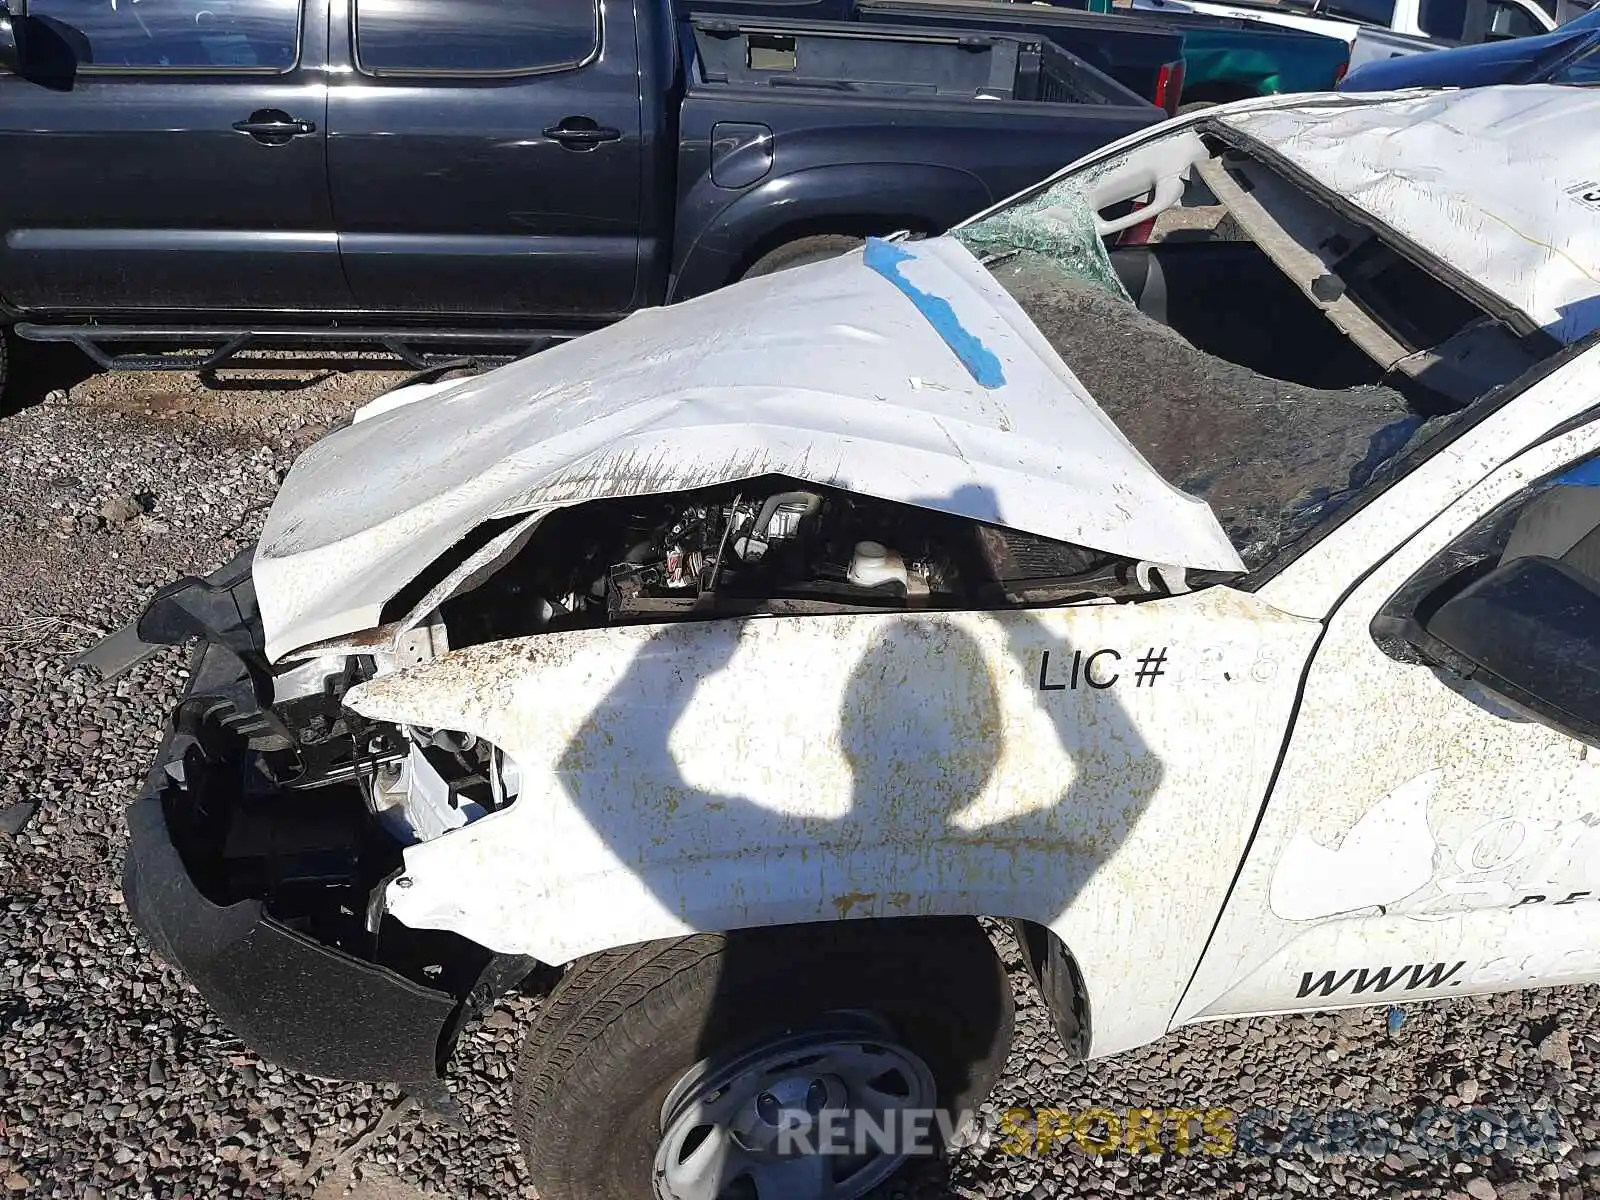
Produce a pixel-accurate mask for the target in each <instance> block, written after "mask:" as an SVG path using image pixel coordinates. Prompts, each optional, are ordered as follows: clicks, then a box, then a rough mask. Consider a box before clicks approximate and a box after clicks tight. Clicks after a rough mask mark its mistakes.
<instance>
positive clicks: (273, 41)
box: [27, 0, 300, 71]
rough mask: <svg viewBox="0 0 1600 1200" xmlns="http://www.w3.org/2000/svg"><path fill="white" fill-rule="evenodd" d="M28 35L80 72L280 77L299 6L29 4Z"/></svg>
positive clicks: (166, 1) (269, 2) (292, 47)
mask: <svg viewBox="0 0 1600 1200" xmlns="http://www.w3.org/2000/svg"><path fill="white" fill-rule="evenodd" d="M27 36H28V40H29V41H30V42H32V41H35V40H40V41H45V42H53V43H55V44H56V45H57V46H58V47H61V48H62V49H64V50H66V51H67V52H68V53H69V54H70V57H71V59H72V60H73V61H74V62H75V63H76V65H77V67H78V68H79V69H90V70H92V69H94V68H97V67H98V68H102V69H110V70H148V71H164V70H168V71H173V70H175V71H287V70H289V69H290V68H292V67H293V66H294V65H295V62H296V60H297V58H298V55H299V46H300V0H118V2H117V3H115V4H112V3H111V2H110V0H29V4H28V33H27Z"/></svg>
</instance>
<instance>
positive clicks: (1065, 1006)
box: [1010, 918, 1093, 1061]
mask: <svg viewBox="0 0 1600 1200" xmlns="http://www.w3.org/2000/svg"><path fill="white" fill-rule="evenodd" d="M1010 924H1011V933H1012V935H1013V936H1014V937H1015V938H1016V939H1017V945H1018V946H1019V947H1020V948H1021V950H1022V961H1023V963H1024V965H1026V966H1027V968H1028V974H1029V975H1031V976H1033V982H1034V984H1035V985H1036V986H1037V987H1038V989H1039V994H1040V995H1041V996H1043V997H1044V1002H1045V1006H1046V1007H1047V1008H1048V1009H1049V1010H1050V1016H1051V1018H1052V1019H1053V1021H1054V1023H1055V1027H1056V1033H1057V1034H1058V1035H1059V1036H1060V1038H1061V1044H1062V1046H1063V1047H1064V1048H1065V1049H1066V1051H1067V1055H1068V1057H1069V1058H1071V1059H1073V1060H1074V1061H1082V1060H1083V1059H1086V1058H1088V1057H1089V1053H1090V1045H1091V1039H1092V1035H1093V1025H1092V1024H1091V1021H1090V1008H1089V988H1088V985H1087V984H1085V983H1084V980H1083V971H1082V970H1081V969H1080V968H1079V966H1078V960H1077V959H1076V958H1074V957H1073V954H1072V951H1071V950H1069V949H1068V948H1067V945H1066V943H1065V942H1063V941H1062V940H1061V939H1060V938H1059V937H1057V936H1056V935H1055V933H1054V932H1053V931H1052V930H1051V929H1050V928H1049V927H1048V926H1046V925H1041V924H1040V923H1039V922H1037V921H1027V920H1023V919H1021V918H1015V919H1013V920H1012V921H1011V923H1010Z"/></svg>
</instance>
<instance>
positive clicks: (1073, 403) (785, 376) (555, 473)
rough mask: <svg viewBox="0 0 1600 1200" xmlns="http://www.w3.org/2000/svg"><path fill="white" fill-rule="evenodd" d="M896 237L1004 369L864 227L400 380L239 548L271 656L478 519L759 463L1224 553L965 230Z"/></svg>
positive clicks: (1033, 521) (1012, 516)
mask: <svg viewBox="0 0 1600 1200" xmlns="http://www.w3.org/2000/svg"><path fill="white" fill-rule="evenodd" d="M890 249H891V250H893V251H894V253H895V254H896V255H903V256H904V257H903V259H897V260H896V263H895V267H894V269H895V270H896V271H898V272H899V273H900V275H901V278H902V281H903V286H905V287H908V288H912V289H917V290H921V291H925V292H926V293H928V294H929V295H931V296H932V297H934V298H935V299H934V301H933V302H932V303H935V304H936V305H943V309H942V310H940V312H941V313H942V314H947V315H942V316H941V318H940V319H943V320H945V321H946V322H947V323H948V325H949V326H950V327H951V328H950V329H948V330H947V331H946V333H947V334H948V336H949V337H951V338H955V339H957V340H958V341H959V340H960V339H962V338H966V339H970V341H971V342H973V343H975V346H976V348H975V350H974V353H976V354H979V355H980V356H981V355H987V356H988V358H987V360H985V361H989V360H992V361H993V363H994V366H995V369H996V371H997V372H998V373H999V374H1001V375H1003V379H1002V380H1001V381H1000V382H994V381H992V380H991V381H990V382H989V383H985V382H980V381H979V379H977V378H975V377H974V375H973V374H972V373H971V372H970V371H969V370H968V368H967V367H966V366H964V365H963V363H962V361H961V360H960V359H959V358H958V357H957V355H956V353H955V352H953V350H952V348H951V346H950V344H948V343H947V341H946V334H945V333H941V330H940V328H939V326H938V325H937V324H936V321H935V320H931V319H930V318H929V317H928V316H926V315H924V313H923V312H922V311H920V310H919V309H918V308H917V307H916V305H915V304H914V303H912V302H911V301H910V300H909V299H908V297H907V295H906V294H905V293H904V292H903V291H902V290H901V287H900V286H897V285H896V282H895V281H894V280H892V279H891V278H889V277H887V276H886V275H885V274H883V273H880V272H879V271H877V270H874V269H871V268H870V267H868V266H867V265H866V263H865V262H864V255H863V253H862V252H859V251H858V252H856V253H854V254H851V255H847V256H845V257H844V258H841V259H836V260H833V261H830V262H824V263H817V264H814V265H812V266H809V267H806V268H803V269H797V270H795V271H792V272H787V273H784V274H783V275H782V276H781V277H779V276H773V277H768V278H761V279H753V280H748V281H746V282H744V283H740V284H736V285H734V286H733V287H729V288H725V289H723V290H722V291H720V292H715V293H712V294H711V295H708V296H704V297H701V298H699V299H696V300H692V301H689V302H687V303H684V304H680V305H677V306H675V307H673V308H671V309H657V310H652V311H648V312H642V313H638V314H636V315H634V316H632V317H629V318H628V319H627V320H625V321H622V322H619V323H618V324H616V325H613V326H611V327H610V328H608V329H604V330H601V331H600V332H598V333H595V334H592V335H590V336H588V337H585V338H580V339H578V340H576V341H574V342H570V343H567V344H566V345H562V346H558V347H556V348H555V349H553V350H550V351H547V352H545V353H543V354H539V355H536V356H534V357H532V358H528V359H524V360H522V361H520V362H516V363H512V364H510V365H509V366H507V367H504V368H502V369H501V370H498V371H493V372H490V373H489V374H487V375H482V376H478V377H476V378H472V379H465V380H462V381H460V382H457V383H453V384H449V385H447V386H443V387H440V386H437V385H435V386H433V387H431V388H429V389H428V390H427V391H425V392H419V393H418V394H417V396H416V398H415V399H413V398H412V397H409V396H407V397H404V398H403V399H404V400H405V402H404V403H402V402H401V399H402V398H401V397H393V398H391V399H390V401H389V405H388V407H387V408H386V409H385V410H383V411H376V412H374V413H373V414H371V415H369V416H367V417H366V418H365V419H363V420H361V421H358V422H356V423H355V424H353V425H351V426H350V427H348V428H346V429H343V430H340V431H338V432H337V433H335V434H333V435H332V436H330V437H328V438H325V439H324V440H322V441H321V442H319V443H317V444H316V445H315V446H313V447H312V448H311V449H310V450H308V451H306V453H305V454H303V455H302V456H301V457H300V458H299V459H298V460H297V461H296V462H295V464H294V469H293V470H292V471H291V472H290V473H289V476H288V478H287V479H286V480H285V481H284V486H283V490H282V492H281V494H280V496H279V499H278V501H277V503H275V504H274V505H273V508H272V511H271V513H270V514H269V515H268V518H267V523H266V528H265V529H264V530H263V532H262V535H261V542H260V544H259V546H258V547H257V550H256V555H255V565H254V574H255V581H256V591H257V595H258V596H259V597H260V603H261V616H262V621H263V624H264V626H265V630H266V639H267V654H268V656H269V657H270V658H271V659H273V660H274V661H277V660H279V659H282V658H283V657H284V656H285V655H286V654H288V653H289V652H291V651H293V650H296V649H299V648H300V647H303V646H305V645H308V644H310V643H314V642H319V641H323V640H325V639H329V638H334V637H337V636H339V635H342V634H348V633H351V632H354V631H357V630H361V629H365V628H368V627H370V626H373V625H376V624H377V623H378V621H379V619H380V613H381V612H382V608H383V604H384V602H385V601H386V600H388V599H389V598H390V597H391V596H393V595H394V594H395V592H397V591H398V590H399V589H400V587H401V586H403V585H404V584H405V583H406V582H407V581H408V580H410V579H413V578H415V577H416V576H417V575H419V574H420V573H421V572H422V570H423V569H424V568H425V567H426V566H427V565H428V564H429V563H431V562H432V561H433V560H434V559H436V558H437V557H438V556H439V555H441V554H442V553H444V552H445V551H447V550H449V549H450V547H451V546H452V545H454V544H455V543H456V542H457V541H459V540H460V539H461V538H462V537H464V536H465V535H466V534H467V533H469V532H470V531H471V530H473V529H474V528H476V527H478V526H479V525H482V524H483V523H484V522H485V521H488V520H490V519H492V518H496V517H511V516H518V515H526V516H528V517H529V518H530V519H536V518H537V517H538V516H539V515H542V514H543V513H545V512H548V511H550V510H552V509H555V508H559V507H562V506H564V505H569V504H574V503H578V502H580V501H584V500H594V499H598V498H601V497H605V496H621V495H648V494H653V493H661V492H672V491H680V490H683V489H687V488H693V487H702V486H705V485H708V484H714V483H726V482H734V481H737V480H740V479H746V478H751V477H754V476H758V475H765V474H782V475H788V476H792V477H794V478H797V479H801V480H806V481H808V482H812V483H819V484H825V485H833V486H837V487H842V488H848V489H850V490H852V491H857V492H861V493H864V494H866V495H871V496H877V497H880V498H882V499H888V500H899V501H904V502H907V503H912V504H919V505H923V506H925V507H928V508H933V509H939V510H942V511H945V512H950V513H955V514H957V515H960V516H967V517H973V518H976V519H978V520H982V521H990V522H994V523H998V524H1002V525H1009V526H1012V527H1014V528H1017V529H1022V530H1026V531H1028V532H1031V533H1037V534H1040V535H1041V536H1044V537H1050V538H1056V539H1058V540H1062V541H1070V542H1078V543H1081V544H1085V545H1089V546H1093V547H1095V548H1096V549H1101V550H1106V551H1110V552H1112V553H1116V554H1122V555H1126V556H1128V557H1131V558H1136V559H1141V560H1146V561H1150V562H1154V563H1159V564H1164V565H1168V566H1173V567H1201V568H1213V569H1218V570H1224V571H1227V570H1238V569H1239V568H1240V563H1239V557H1238V554H1237V553H1236V552H1235V550H1234V548H1233V546H1232V545H1231V544H1229V542H1228V539H1227V537H1226V535H1224V534H1223V532H1222V530H1221V528H1220V527H1219V526H1218V525H1217V522H1216V519H1215V518H1214V517H1213V516H1212V515H1211V511H1210V510H1209V509H1208V508H1207V507H1206V506H1205V505H1204V504H1202V503H1200V502H1199V501H1196V500H1194V499H1192V498H1190V497H1188V496H1186V495H1184V494H1183V493H1182V492H1179V491H1178V490H1177V489H1175V488H1173V487H1172V486H1171V485H1170V484H1168V483H1167V482H1166V481H1165V480H1163V479H1162V478H1161V477H1160V476H1159V475H1157V474H1156V473H1155V472H1154V471H1153V470H1151V468H1150V466H1149V465H1148V464H1147V463H1146V462H1145V461H1144V459H1143V458H1141V457H1140V455H1139V453H1138V451H1136V450H1134V449H1133V447H1132V446H1131V445H1129V443H1128V441H1127V439H1126V438H1124V437H1123V436H1122V434H1121V433H1120V432H1119V431H1118V430H1117V428H1116V426H1115V425H1113V424H1112V423H1111V421H1110V420H1108V419H1107V418H1106V417H1105V415H1104V414H1103V413H1101V411H1100V409H1099V406H1098V405H1096V404H1095V403H1094V401H1093V400H1092V399H1091V398H1090V397H1089V395H1088V393H1087V392H1086V391H1085V390H1084V388H1083V385H1082V384H1080V383H1079V382H1078V380H1077V378H1076V377H1075V376H1074V375H1073V374H1072V372H1071V370H1070V369H1069V368H1068V367H1067V366H1066V365H1065V364H1064V363H1062V362H1061V359H1060V357H1059V356H1058V355H1057V354H1056V353H1055V351H1054V350H1053V349H1051V347H1050V344H1049V343H1048V342H1046V341H1045V339H1044V338H1043V336H1042V335H1041V334H1040V333H1039V332H1038V330H1037V329H1035V328H1034V327H1033V324H1032V322H1030V321H1029V320H1028V318H1027V316H1026V315H1025V314H1024V313H1023V312H1022V310H1021V308H1019V307H1018V306H1017V303H1016V301H1014V300H1012V299H1011V297H1010V296H1009V295H1008V294H1007V293H1006V291H1005V290H1004V289H1003V288H1002V287H1001V286H1000V285H999V284H998V283H996V282H995V280H994V279H993V277H991V276H990V275H989V273H988V272H987V271H985V270H984V269H983V268H982V267H981V266H979V265H978V263H977V260H976V259H974V258H973V257H972V255H971V254H970V253H968V252H967V250H966V249H965V248H964V247H962V246H961V245H960V244H959V243H957V242H955V241H954V240H952V239H948V238H938V239H933V240H930V241H925V242H916V243H910V244H907V245H906V246H904V247H890ZM1002 364H1003V366H1002ZM351 462H362V463H368V464H371V467H370V469H367V470H362V471H359V472H352V471H351V470H350V467H349V464H350V463H351ZM522 532H526V526H525V527H524V529H523V531H522Z"/></svg>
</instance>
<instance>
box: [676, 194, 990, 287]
mask: <svg viewBox="0 0 1600 1200" xmlns="http://www.w3.org/2000/svg"><path fill="white" fill-rule="evenodd" d="M893 168H894V170H893V178H886V172H885V170H884V167H883V165H880V164H865V163H862V164H840V165H838V166H830V167H815V168H811V169H809V170H804V171H796V172H792V173H790V174H786V175H779V176H775V177H771V178H768V179H764V180H762V181H761V182H760V183H758V184H755V185H753V186H752V187H750V188H749V189H747V190H746V191H745V192H744V193H743V194H742V195H740V196H738V197H737V198H736V199H734V200H733V201H732V202H731V203H728V204H726V205H724V206H723V207H722V208H721V209H720V210H719V211H717V212H716V213H715V214H713V215H711V216H710V217H709V218H708V219H705V220H704V221H703V223H702V224H700V226H699V228H689V229H685V228H684V227H683V225H682V224H681V223H680V226H679V229H678V231H677V236H676V238H675V239H674V241H675V244H676V245H678V246H680V247H683V249H682V250H681V251H680V257H679V258H678V259H677V261H676V262H675V263H674V266H673V272H672V284H671V287H670V289H669V294H668V296H667V299H668V301H669V302H672V301H677V300H685V299H688V298H689V297H691V296H697V295H700V294H702V293H704V292H709V291H712V290H714V289H715V288H719V287H722V286H723V285H725V284H728V283H732V282H733V281H735V280H737V279H739V278H740V277H741V276H742V275H743V274H744V272H745V271H746V270H748V269H749V268H750V267H751V266H752V265H753V264H754V263H755V262H756V260H757V259H759V258H761V257H762V256H763V255H765V254H768V253H770V252H771V251H773V250H775V249H777V248H778V247H779V246H781V245H783V244H785V243H787V242H792V241H796V240H798V239H800V238H805V237H816V236H819V235H827V234H842V235H846V236H850V237H868V236H871V235H874V234H877V235H882V234H888V233H894V232H897V231H899V230H902V229H909V230H911V231H912V232H913V233H940V232H943V231H944V230H945V229H947V228H949V227H950V226H951V225H953V224H955V223H956V222H957V221H960V220H962V219H963V218H965V217H968V216H970V215H971V214H973V213H975V212H980V211H982V210H983V209H984V208H987V207H988V206H989V205H990V204H992V203H994V201H995V199H996V197H994V196H992V195H991V194H990V192H989V189H988V188H987V187H985V186H984V185H983V183H982V181H981V180H979V179H978V178H977V177H976V176H975V175H972V174H969V173H968V172H966V171H961V170H957V169H955V168H953V167H941V166H934V165H929V164H921V163H905V164H893ZM706 186H707V185H700V186H699V187H697V189H696V190H697V191H704V190H705V188H706ZM780 200H781V203H780V202H779V201H780ZM696 207H699V206H696V205H694V204H692V203H687V202H686V203H684V204H682V205H680V208H679V211H680V213H684V214H691V213H692V212H693V210H694V209H695V208H696ZM702 211H703V209H702ZM685 219H686V220H688V221H691V222H692V221H693V220H694V218H693V216H686V218H685Z"/></svg>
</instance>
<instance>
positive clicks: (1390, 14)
mask: <svg viewBox="0 0 1600 1200" xmlns="http://www.w3.org/2000/svg"><path fill="white" fill-rule="evenodd" d="M1319 11H1321V12H1325V13H1328V14H1330V15H1332V16H1336V17H1348V18H1350V19H1351V20H1352V21H1367V22H1370V23H1371V24H1373V25H1388V24H1389V23H1390V22H1391V21H1393V20H1394V0H1325V3H1324V4H1323V5H1322V8H1321V9H1320V10H1319Z"/></svg>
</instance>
